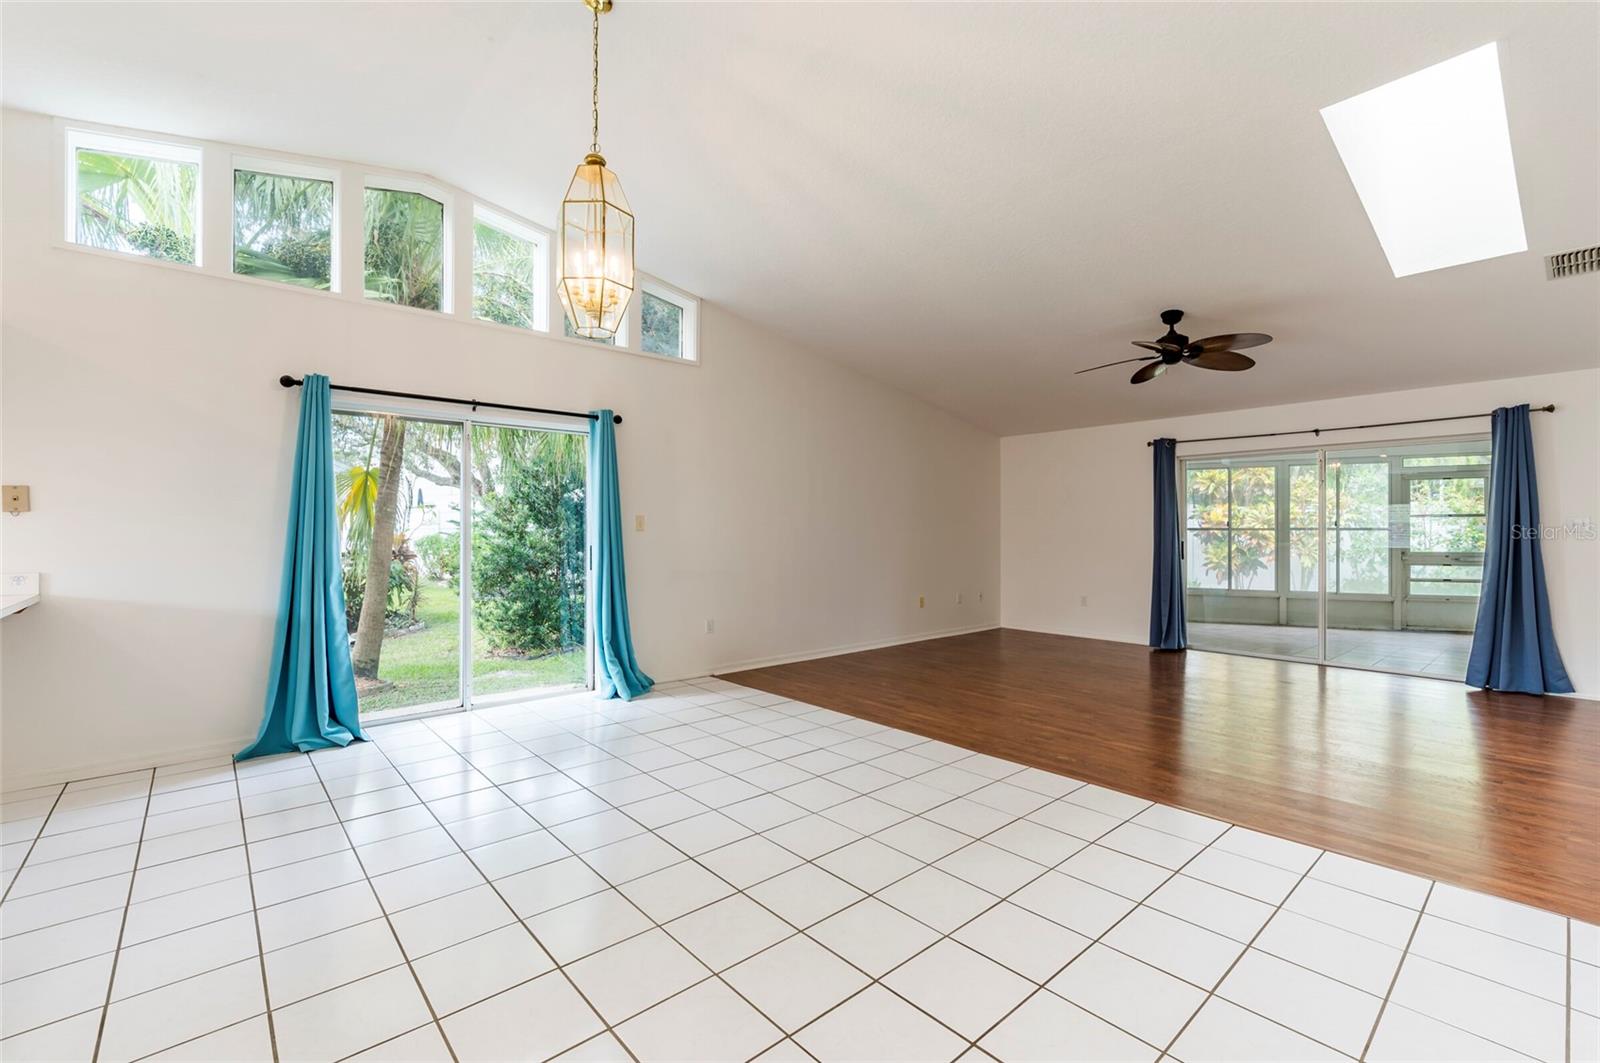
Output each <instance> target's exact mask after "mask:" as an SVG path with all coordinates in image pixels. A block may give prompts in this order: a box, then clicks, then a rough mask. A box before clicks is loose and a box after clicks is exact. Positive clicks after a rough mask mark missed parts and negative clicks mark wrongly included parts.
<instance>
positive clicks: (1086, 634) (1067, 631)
mask: <svg viewBox="0 0 1600 1063" xmlns="http://www.w3.org/2000/svg"><path fill="white" fill-rule="evenodd" d="M1000 626H1001V627H1003V628H1005V629H1006V630H1007V631H1030V632H1032V633H1034V634H1035V635H1062V636H1065V637H1066V638H1070V639H1092V640H1093V641H1095V642H1120V643H1122V644H1123V645H1126V646H1143V645H1145V640H1144V639H1143V638H1120V637H1118V636H1116V635H1105V634H1102V633H1100V632H1097V631H1083V630H1081V629H1077V628H1066V627H1029V626H1027V625H1025V624H1001V625H1000Z"/></svg>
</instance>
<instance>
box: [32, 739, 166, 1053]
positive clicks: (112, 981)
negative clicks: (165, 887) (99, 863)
mask: <svg viewBox="0 0 1600 1063" xmlns="http://www.w3.org/2000/svg"><path fill="white" fill-rule="evenodd" d="M155 786H156V769H155V768H151V769H150V782H149V789H148V790H147V791H146V792H145V817H146V818H148V817H149V815H150V798H151V797H152V796H153V795H154V793H155ZM63 792H64V791H63ZM44 826H49V821H48V820H46V821H45V824H44ZM43 829H44V828H43V827H41V828H40V832H41V833H43ZM143 851H144V823H143V822H141V823H140V824H139V841H138V845H137V847H136V848H135V849H134V851H133V868H132V869H131V870H130V871H129V872H128V898H127V900H126V901H124V902H123V905H122V924H121V925H120V926H119V927H117V948H116V951H115V952H113V953H112V954H111V974H110V976H109V977H108V978H107V979H106V1000H105V1006H104V1007H103V1008H102V1009H101V1010H100V1026H99V1028H98V1029H97V1030H96V1031H95V1035H94V1054H93V1055H92V1056H91V1057H90V1059H91V1061H98V1060H99V1058H100V1046H101V1044H102V1043H103V1042H104V1041H105V1036H106V1020H108V1019H109V1018H110V1017H111V993H112V991H113V990H115V989H116V985H117V961H118V960H120V959H121V958H122V939H123V938H124V937H125V936H126V935H127V933H128V913H129V910H130V909H132V907H133V884H134V882H135V881H136V880H137V879H138V877H139V854H140V853H141V852H143Z"/></svg>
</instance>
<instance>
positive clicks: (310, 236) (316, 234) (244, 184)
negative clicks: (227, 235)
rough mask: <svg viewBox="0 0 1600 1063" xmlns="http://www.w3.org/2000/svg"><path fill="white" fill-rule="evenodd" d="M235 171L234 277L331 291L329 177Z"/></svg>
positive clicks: (334, 273)
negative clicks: (252, 278) (254, 278)
mask: <svg viewBox="0 0 1600 1063" xmlns="http://www.w3.org/2000/svg"><path fill="white" fill-rule="evenodd" d="M268 165H270V164H265V163H264V164H262V165H261V166H260V167H259V168H258V167H256V166H253V165H252V166H251V167H250V168H243V167H240V166H237V165H236V166H235V168H234V171H233V272H235V273H237V274H238V275H239V276H241V277H256V278H259V279H261V280H271V281H279V282H282V283H284V284H293V285H297V286H299V287H302V288H315V289H318V290H320V291H328V290H330V289H334V288H336V285H337V283H338V269H337V267H336V265H335V257H334V241H335V239H337V232H338V226H337V225H336V224H335V220H334V219H335V206H334V204H335V198H334V186H333V178H332V177H331V176H328V177H316V176H310V175H309V174H308V173H307V172H296V173H285V172H281V171H282V168H281V167H279V168H276V169H268V168H266V167H267V166H268Z"/></svg>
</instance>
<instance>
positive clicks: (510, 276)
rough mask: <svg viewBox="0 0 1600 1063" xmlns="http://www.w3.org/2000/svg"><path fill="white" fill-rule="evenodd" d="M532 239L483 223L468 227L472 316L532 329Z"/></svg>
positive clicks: (536, 246) (534, 251) (533, 245)
mask: <svg viewBox="0 0 1600 1063" xmlns="http://www.w3.org/2000/svg"><path fill="white" fill-rule="evenodd" d="M537 251H538V245H536V244H535V243H534V242H533V241H532V240H524V239H523V238H522V237H520V236H514V235H512V234H511V233H508V232H505V231H504V230H501V229H496V228H495V227H494V226H492V225H485V224H484V223H483V222H474V223H473V226H472V316H473V317H476V318H478V319H480V320H482V321H494V322H497V323H499V324H501V325H511V326H513V327H514V328H533V307H534V297H533V286H534V277H535V275H536V274H535V271H534V266H535V263H534V255H535V254H536V253H537Z"/></svg>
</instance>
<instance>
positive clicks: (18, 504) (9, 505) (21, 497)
mask: <svg viewBox="0 0 1600 1063" xmlns="http://www.w3.org/2000/svg"><path fill="white" fill-rule="evenodd" d="M0 500H4V505H3V506H0V509H4V510H5V511H6V512H7V513H26V512H28V510H29V509H31V508H32V506H31V505H30V504H29V501H28V485H27V484H5V485H3V486H0Z"/></svg>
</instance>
